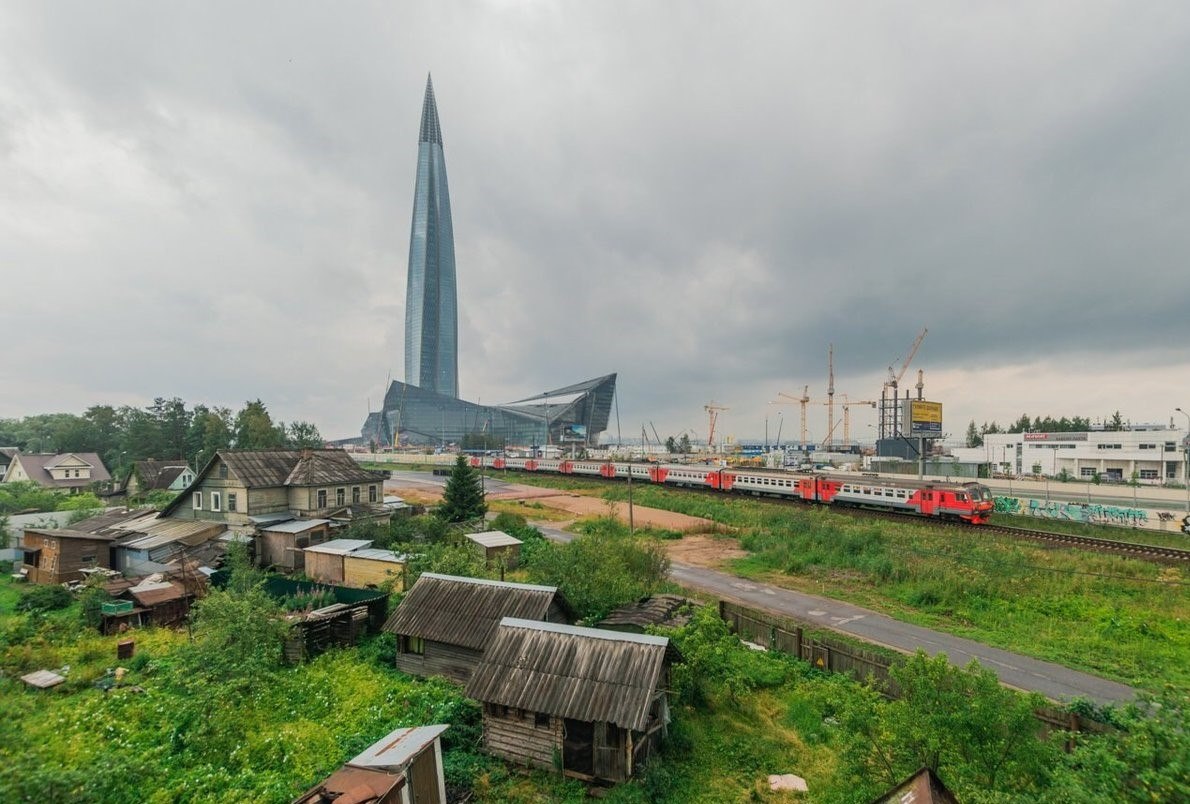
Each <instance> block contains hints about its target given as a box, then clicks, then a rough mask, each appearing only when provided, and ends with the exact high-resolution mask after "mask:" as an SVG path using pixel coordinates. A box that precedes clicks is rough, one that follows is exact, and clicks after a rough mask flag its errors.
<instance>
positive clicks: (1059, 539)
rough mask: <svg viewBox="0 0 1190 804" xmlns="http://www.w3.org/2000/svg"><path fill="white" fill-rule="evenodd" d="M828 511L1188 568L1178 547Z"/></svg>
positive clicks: (1188, 554)
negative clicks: (990, 535)
mask: <svg viewBox="0 0 1190 804" xmlns="http://www.w3.org/2000/svg"><path fill="white" fill-rule="evenodd" d="M832 510H839V511H846V512H848V513H859V514H860V515H862V516H872V517H875V518H877V519H891V520H895V521H898V522H905V521H911V522H916V523H919V524H922V525H928V526H931V527H958V528H974V529H977V530H979V532H981V533H1001V534H1004V535H1006V536H1012V537H1013V538H1017V539H1028V540H1030V541H1036V542H1042V543H1044V544H1049V545H1053V546H1055V547H1075V548H1078V549H1080V550H1091V551H1094V552H1099V553H1113V554H1115V555H1123V556H1128V557H1129V558H1140V559H1144V560H1146V561H1157V562H1161V563H1163V564H1174V565H1178V566H1185V565H1187V564H1190V550H1183V549H1181V548H1179V547H1165V546H1162V545H1156V544H1140V543H1138V542H1125V541H1117V540H1115V539H1099V538H1096V537H1094V536H1075V535H1074V534H1072V533H1054V532H1053V531H1049V530H1032V529H1031V528H1014V527H1010V526H1008V525H995V524H990V523H989V524H986V525H969V524H967V523H965V522H956V521H953V520H951V521H944V520H938V519H929V518H926V517H917V516H912V515H909V514H898V513H894V512H891V511H875V510H872V509H867V508H843V507H840V508H837V509H836V508H834V507H832Z"/></svg>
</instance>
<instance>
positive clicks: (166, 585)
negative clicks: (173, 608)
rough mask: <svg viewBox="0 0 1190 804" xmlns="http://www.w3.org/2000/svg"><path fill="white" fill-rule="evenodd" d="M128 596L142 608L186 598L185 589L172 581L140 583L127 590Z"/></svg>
mask: <svg viewBox="0 0 1190 804" xmlns="http://www.w3.org/2000/svg"><path fill="white" fill-rule="evenodd" d="M128 594H130V595H132V597H133V599H134V600H136V602H137V603H138V604H140V605H142V606H157V605H160V604H161V603H168V602H169V601H171V600H181V599H182V598H184V597H185V596H186V587H184V586H182V584H180V583H174V582H172V581H164V582H162V583H142V584H141V585H140V586H134V587H132V588H131V589H129V590H128Z"/></svg>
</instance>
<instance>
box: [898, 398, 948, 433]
mask: <svg viewBox="0 0 1190 804" xmlns="http://www.w3.org/2000/svg"><path fill="white" fill-rule="evenodd" d="M901 416H902V418H901V421H903V422H904V423H905V435H908V436H911V437H914V438H941V437H942V403H941V402H926V401H925V400H923V399H906V400H905V402H904V407H903V408H902V411H901Z"/></svg>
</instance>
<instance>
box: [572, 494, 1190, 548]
mask: <svg viewBox="0 0 1190 804" xmlns="http://www.w3.org/2000/svg"><path fill="white" fill-rule="evenodd" d="M584 479H587V480H595V481H597V482H602V483H604V484H607V485H617V484H619V485H622V484H623V481H621V480H618V479H617V480H610V479H609V480H600V479H599V478H584ZM670 488H673V489H675V490H677V489H681V490H682V491H685V492H688V493H694V494H704V495H708V496H713V497H716V498H721V497H722V492H714V491H706V490H703V489H691V488H682V487H681V486H672V487H670ZM754 496H755V498H756V499H761V500H766V501H772V502H782V503H786V504H788V505H800V506H804V505H809V504H810V503H806V502H804V501H802V500H797V499H785V498H782V497H775V496H768V495H754ZM830 510H832V511H838V512H841V513H848V514H854V515H857V516H870V517H875V518H878V519H889V520H893V521H897V522H906V521H909V522H914V523H916V524H919V525H927V526H932V527H959V528H975V529H978V530H979V531H980V532H982V533H1000V534H1003V535H1006V536H1012V537H1013V538H1017V539H1028V540H1031V541H1036V542H1041V543H1043V544H1049V545H1051V546H1054V547H1071V548H1077V549H1080V550H1090V551H1094V552H1099V553H1111V554H1114V555H1122V556H1127V557H1129V558H1139V559H1143V560H1145V561H1155V562H1159V563H1163V564H1172V565H1175V566H1187V565H1190V550H1183V549H1181V548H1179V547H1164V546H1161V545H1154V544H1140V543H1137V542H1125V541H1116V540H1115V539H1099V538H1096V537H1094V536H1075V535H1074V534H1070V533H1054V532H1053V531H1048V530H1032V529H1030V528H1014V527H1009V526H1007V525H994V524H986V525H969V524H967V523H965V522H961V521H955V520H939V519H932V518H929V517H920V516H913V515H911V514H899V513H896V512H892V511H878V510H874V509H871V508H852V507H848V506H830Z"/></svg>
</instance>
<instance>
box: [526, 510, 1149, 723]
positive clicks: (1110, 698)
mask: <svg viewBox="0 0 1190 804" xmlns="http://www.w3.org/2000/svg"><path fill="white" fill-rule="evenodd" d="M533 524H534V525H535V526H536V527H537V528H538V529H539V530H541V532H542V533H544V534H545V535H546V536H548V537H549V538H551V539H555V540H557V541H563V542H565V541H570V540H571V539H572V538H574V535H573V534H571V533H567V532H566V531H564V530H558V529H557V528H554V527H551V526H550V525H549V524H547V523H542V522H534V523H533ZM669 574H670V578H671V579H672V580H673V581H675V582H676V583H679V584H681V585H683V586H686V587H689V588H692V589H697V590H699V591H702V592H707V593H709V594H712V595H715V596H716V597H721V598H728V599H731V600H735V601H738V602H740V603H743V604H744V605H748V606H752V607H754V608H758V609H764V610H766V611H770V612H773V613H775V614H780V615H783V616H786V617H793V618H795V619H798V620H801V621H802V622H806V623H813V624H817V625H819V626H821V627H823V628H830V629H832V630H835V631H839V632H842V633H844V634H850V635H851V636H854V637H858V638H859V639H863V640H866V641H868V642H874V643H877V644H880V645H884V646H885V647H888V648H892V649H893V650H899V651H903V652H906V653H912V652H913V651H915V650H917V649H918V648H921V649H922V650H924V651H925V652H926V653H928V654H930V655H934V654H937V653H945V654H946V656H947V658H948V659H950V662H951V664H955V665H958V666H960V667H962V666H965V665H967V664H968V663H969V662H970V661H971V660H972V659H976V660H978V661H979V663H980V664H981V665H983V666H984V667H987V668H990V669H991V670H993V671H994V672H995V673H996V675H997V676H999V677H1000V681H1001V682H1002V683H1003V684H1006V685H1007V686H1010V687H1015V688H1016V689H1021V690H1028V691H1035V692H1040V693H1041V694H1042V695H1044V696H1045V697H1047V698H1051V699H1053V700H1055V701H1069V700H1071V699H1073V698H1078V697H1083V698H1088V699H1090V700H1092V701H1096V702H1098V703H1115V702H1118V701H1128V700H1131V699H1132V698H1134V697H1135V695H1136V691H1135V690H1134V689H1132V688H1131V687H1127V686H1125V685H1123V684H1118V683H1116V682H1115V681H1108V680H1107V679H1104V678H1099V677H1098V676H1093V675H1090V674H1088V673H1081V672H1079V671H1077V670H1071V669H1069V668H1066V667H1062V666H1061V665H1057V664H1053V663H1052V662H1043V661H1040V660H1039V659H1033V658H1030V657H1028V656H1021V655H1020V654H1016V653H1010V652H1009V651H1006V650H1000V649H999V648H993V647H989V646H987V645H984V644H981V643H979V642H975V641H973V640H970V639H963V638H962V637H956V636H951V635H950V634H943V633H939V632H938V631H931V630H930V629H928V628H922V627H921V626H917V625H911V624H909V623H905V622H901V621H900V620H894V619H893V618H892V617H888V616H886V615H883V614H879V613H877V612H874V611H872V610H870V609H865V608H861V607H860V606H855V605H852V604H850V603H843V602H840V601H838V600H830V599H828V598H825V597H818V596H817V595H809V594H805V593H803V592H794V591H791V590H788V589H781V588H779V587H776V586H770V585H768V584H763V583H754V582H752V581H748V580H744V579H743V578H738V577H736V576H734V575H729V574H728V573H725V572H717V571H715V570H709V569H704V568H703V567H695V566H692V565H690V564H682V563H679V562H676V561H675V562H674V563H673V564H672V565H671V568H670V573H669Z"/></svg>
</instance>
